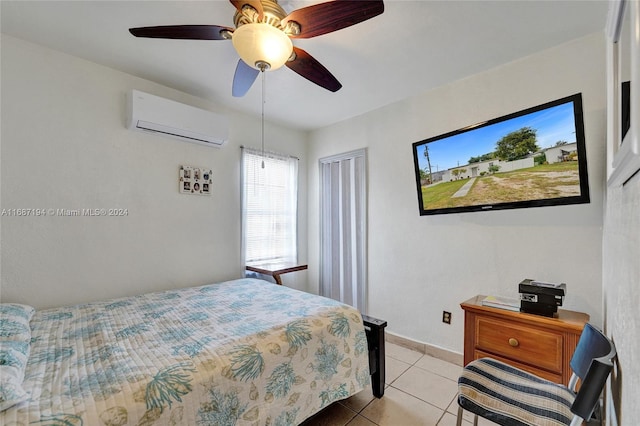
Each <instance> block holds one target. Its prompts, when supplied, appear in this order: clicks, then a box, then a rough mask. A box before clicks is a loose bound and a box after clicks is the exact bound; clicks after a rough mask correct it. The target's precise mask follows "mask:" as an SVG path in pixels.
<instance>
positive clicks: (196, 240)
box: [0, 35, 307, 307]
mask: <svg viewBox="0 0 640 426" xmlns="http://www.w3.org/2000/svg"><path fill="white" fill-rule="evenodd" d="M1 77H2V134H1V142H2V146H1V150H2V157H1V158H2V166H1V171H2V175H1V190H2V192H1V194H2V198H1V204H2V205H1V208H3V209H15V208H43V209H49V208H54V209H58V208H60V209H82V208H107V209H108V208H126V209H128V216H126V217H51V216H47V217H8V216H3V217H2V218H1V220H2V236H1V241H2V253H1V255H2V275H1V285H0V290H1V293H0V297H1V300H2V301H15V302H23V303H29V304H32V305H34V306H36V307H48V306H56V305H63V304H70V303H77V302H83V301H88V300H96V299H103V298H107V297H115V296H121V295H130V294H137V293H141V292H146V291H152V290H159V289H167V288H173V287H186V286H191V285H200V284H205V283H209V282H215V281H220V280H226V279H231V278H236V277H239V276H240V275H241V274H242V272H243V268H242V265H241V264H240V191H239V179H240V148H239V146H240V145H242V144H245V145H249V146H258V145H259V140H260V123H259V119H258V118H251V117H247V116H244V115H240V114H238V113H234V112H233V111H226V110H225V109H224V108H223V107H222V106H221V105H215V104H212V103H208V102H206V101H204V100H202V99H198V98H194V97H191V96H188V95H186V94H183V93H180V92H177V91H175V90H172V89H169V88H167V87H163V86H160V85H158V84H155V83H152V82H150V81H147V80H143V79H140V78H137V77H134V76H132V75H128V74H125V73H122V72H119V71H115V70H113V69H110V68H106V67H103V66H100V65H97V64H95V63H92V62H88V61H85V60H81V59H79V58H76V57H73V56H69V55H66V54H63V53H60V52H57V51H54V50H50V49H47V48H44V47H41V46H38V45H34V44H31V43H28V42H25V41H22V40H19V39H16V38H12V37H9V36H6V35H3V36H2V74H1ZM212 78H215V76H212ZM229 84H231V82H229ZM132 88H135V89H139V90H142V91H146V92H149V93H153V94H155V95H159V96H164V97H167V98H170V99H174V100H177V101H180V102H184V103H189V104H192V105H194V106H198V107H201V108H206V109H210V110H212V111H215V112H219V113H225V114H228V115H229V117H230V119H231V126H230V141H229V143H228V144H227V145H226V146H224V147H223V148H221V149H212V148H209V147H204V146H200V145H196V144H189V143H184V142H179V141H176V140H173V139H168V138H163V137H160V136H156V135H148V134H144V133H139V132H131V131H128V130H126V129H125V127H124V122H125V93H126V92H127V91H128V90H129V89H132ZM266 132H267V135H268V137H267V145H268V148H269V149H271V150H274V151H280V152H286V153H289V154H292V155H296V156H298V157H299V158H301V163H300V187H301V188H305V187H306V176H307V171H306V143H305V142H306V137H307V136H306V134H304V133H302V132H299V131H294V130H289V129H286V128H282V127H278V126H275V125H269V124H268V125H267V129H266ZM180 165H192V166H196V167H208V168H211V169H212V170H213V179H214V182H213V190H212V196H210V197H200V196H189V195H184V194H180V193H179V192H178V186H177V185H178V184H177V176H178V167H179V166H180ZM306 206H307V200H306V192H305V191H301V194H300V218H301V223H300V231H301V235H300V247H301V253H300V258H301V259H302V260H306V230H307V223H306ZM287 278H288V279H290V280H291V277H287ZM306 285H307V284H306V273H296V281H295V286H297V287H299V288H306Z"/></svg>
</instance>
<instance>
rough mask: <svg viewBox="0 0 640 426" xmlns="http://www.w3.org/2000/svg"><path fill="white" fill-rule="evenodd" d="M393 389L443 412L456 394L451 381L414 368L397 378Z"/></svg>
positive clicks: (454, 383) (454, 385)
mask: <svg viewBox="0 0 640 426" xmlns="http://www.w3.org/2000/svg"><path fill="white" fill-rule="evenodd" d="M393 387H395V388H397V389H400V390H402V391H404V392H406V393H408V394H410V395H413V396H415V397H416V398H420V399H421V400H423V401H426V402H428V403H430V404H433V405H435V406H436V407H438V408H441V409H442V410H443V411H444V410H446V409H447V407H449V404H451V401H452V400H453V399H454V398H455V397H456V395H457V394H458V385H457V383H456V382H454V381H453V380H449V379H447V378H444V377H442V376H439V375H437V374H435V373H432V372H430V371H426V370H423V369H421V368H418V367H415V366H414V367H411V368H409V369H408V370H407V371H406V372H405V373H404V374H403V375H402V376H400V377H398V379H397V380H396V381H395V382H393Z"/></svg>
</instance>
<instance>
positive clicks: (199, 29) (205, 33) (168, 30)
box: [129, 25, 233, 40]
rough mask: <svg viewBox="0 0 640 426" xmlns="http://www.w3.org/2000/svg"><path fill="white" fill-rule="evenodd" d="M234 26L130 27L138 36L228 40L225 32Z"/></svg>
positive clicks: (231, 29) (131, 31) (230, 30)
mask: <svg viewBox="0 0 640 426" xmlns="http://www.w3.org/2000/svg"><path fill="white" fill-rule="evenodd" d="M227 31H228V32H229V33H232V32H233V28H229V27H222V26H220V25H163V26H159V27H140V28H129V32H130V33H131V34H133V35H134V36H136V37H148V38H172V39H186V40H226V39H227V38H228V37H225V35H224V33H225V32H227Z"/></svg>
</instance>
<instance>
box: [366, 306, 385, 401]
mask: <svg viewBox="0 0 640 426" xmlns="http://www.w3.org/2000/svg"><path fill="white" fill-rule="evenodd" d="M362 321H363V322H364V330H365V333H366V334H367V343H368V344H369V370H370V372H371V387H372V388H373V396H375V397H376V398H382V396H383V395H384V380H385V374H384V373H385V363H384V329H385V327H386V326H387V322H386V321H385V320H381V319H377V318H373V317H370V316H368V315H362Z"/></svg>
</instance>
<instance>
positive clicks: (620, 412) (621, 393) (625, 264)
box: [603, 159, 640, 425]
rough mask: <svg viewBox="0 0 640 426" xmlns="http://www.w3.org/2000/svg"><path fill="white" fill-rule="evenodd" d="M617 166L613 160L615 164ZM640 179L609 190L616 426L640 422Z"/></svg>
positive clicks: (607, 271) (606, 248)
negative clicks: (615, 358) (639, 402)
mask: <svg viewBox="0 0 640 426" xmlns="http://www.w3.org/2000/svg"><path fill="white" fill-rule="evenodd" d="M610 160H611V159H610ZM639 259H640V174H637V175H636V176H635V177H633V178H632V179H631V180H629V182H627V183H626V184H625V186H624V187H622V188H607V203H606V211H605V220H604V242H603V262H604V266H603V282H604V298H605V300H604V309H605V313H604V315H605V323H606V331H607V335H608V336H610V337H611V338H612V339H613V341H614V343H615V344H616V350H617V351H618V358H617V361H616V364H615V365H616V367H615V369H614V373H613V379H612V395H613V396H614V400H615V401H617V403H616V405H615V409H614V410H610V412H611V413H615V415H612V418H611V420H612V421H611V423H608V424H611V425H632V424H637V423H638V418H640V405H638V400H640V339H639V338H638V337H640V313H639V311H638V307H640V262H639V261H638V260H639Z"/></svg>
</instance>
